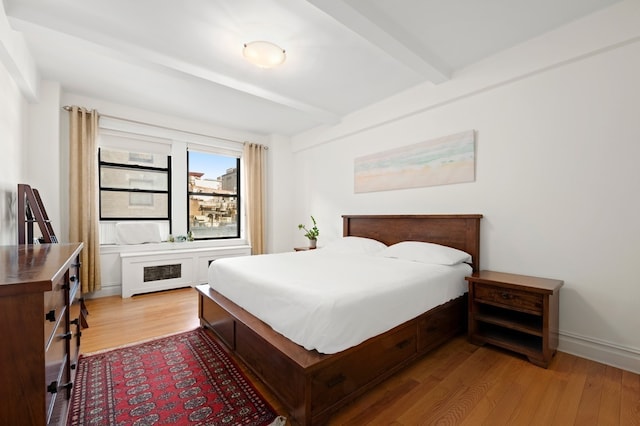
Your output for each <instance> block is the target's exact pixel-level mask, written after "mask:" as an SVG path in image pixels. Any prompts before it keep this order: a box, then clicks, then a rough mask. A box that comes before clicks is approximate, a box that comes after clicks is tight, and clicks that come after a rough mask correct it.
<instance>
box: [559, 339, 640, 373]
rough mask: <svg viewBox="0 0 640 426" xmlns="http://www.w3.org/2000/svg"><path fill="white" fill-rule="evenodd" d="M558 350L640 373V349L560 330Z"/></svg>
mask: <svg viewBox="0 0 640 426" xmlns="http://www.w3.org/2000/svg"><path fill="white" fill-rule="evenodd" d="M559 338H560V341H559V345H558V350H559V351H561V352H566V353H569V354H572V355H576V356H579V357H581V358H586V359H590V360H592V361H597V362H601V363H603V364H607V365H611V366H613V367H617V368H621V369H623V370H627V371H631V372H633V373H636V374H640V350H638V349H634V348H628V347H624V346H620V345H616V344H614V343H611V342H606V341H603V340H598V339H594V338H591V337H586V336H581V335H578V334H573V333H567V332H560V336H559Z"/></svg>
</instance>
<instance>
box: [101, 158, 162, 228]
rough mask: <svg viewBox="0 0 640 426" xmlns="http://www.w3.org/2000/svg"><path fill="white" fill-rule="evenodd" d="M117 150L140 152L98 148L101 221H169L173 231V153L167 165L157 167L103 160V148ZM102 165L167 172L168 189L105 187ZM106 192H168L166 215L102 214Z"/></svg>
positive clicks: (123, 168) (122, 168)
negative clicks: (129, 215)
mask: <svg viewBox="0 0 640 426" xmlns="http://www.w3.org/2000/svg"><path fill="white" fill-rule="evenodd" d="M103 149H107V150H117V151H124V152H129V153H132V152H133V153H140V152H139V151H140V150H136V151H131V150H128V149H122V148H109V147H99V148H98V202H99V204H98V210H99V216H100V218H99V220H100V222H108V221H119V222H123V221H162V222H165V221H168V222H169V230H170V232H171V227H172V220H171V216H172V215H171V205H172V204H171V203H172V191H171V187H172V173H171V161H172V159H171V155H167V167H155V166H143V165H139V164H121V163H113V162H110V161H102V155H101V154H102V150H103ZM102 167H110V168H114V169H121V170H143V171H151V172H160V173H166V174H167V189H166V190H157V189H125V188H114V187H104V186H103V185H102ZM103 191H104V192H120V193H127V194H129V197H131V195H133V194H166V195H167V212H166V214H167V215H166V217H164V216H163V217H158V216H150V217H147V216H140V217H126V216H125V217H103V216H102V193H103Z"/></svg>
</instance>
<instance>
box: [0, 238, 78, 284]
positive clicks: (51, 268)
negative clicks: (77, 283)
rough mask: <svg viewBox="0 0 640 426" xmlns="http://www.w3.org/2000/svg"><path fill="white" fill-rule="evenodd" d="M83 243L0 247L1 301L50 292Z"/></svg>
mask: <svg viewBox="0 0 640 426" xmlns="http://www.w3.org/2000/svg"><path fill="white" fill-rule="evenodd" d="M81 249H82V243H67V244H27V245H14V246H0V297H4V296H8V295H13V294H16V292H21V293H22V292H37V291H48V290H51V288H52V285H53V283H54V282H55V281H56V280H58V279H59V278H60V277H61V276H62V275H63V274H64V273H65V272H66V270H67V269H68V267H69V264H70V263H71V262H72V261H73V260H74V258H75V256H77V255H78V254H79V253H80V250H81Z"/></svg>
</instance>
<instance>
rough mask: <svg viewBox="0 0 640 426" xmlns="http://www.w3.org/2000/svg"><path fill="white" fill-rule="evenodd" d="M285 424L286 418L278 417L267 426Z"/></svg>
mask: <svg viewBox="0 0 640 426" xmlns="http://www.w3.org/2000/svg"><path fill="white" fill-rule="evenodd" d="M286 424H287V418H286V417H284V416H278V417H276V418H275V420H274V421H273V422H271V423H270V424H269V426H285V425H286Z"/></svg>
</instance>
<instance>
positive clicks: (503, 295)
mask: <svg viewBox="0 0 640 426" xmlns="http://www.w3.org/2000/svg"><path fill="white" fill-rule="evenodd" d="M474 299H475V300H476V301H478V302H487V303H491V304H497V305H502V306H506V307H510V308H514V309H519V310H523V311H526V312H531V313H536V314H542V308H543V298H542V295H539V294H535V293H529V292H526V291H520V290H514V289H510V288H504V287H495V286H492V285H487V284H481V283H476V285H475V292H474Z"/></svg>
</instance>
